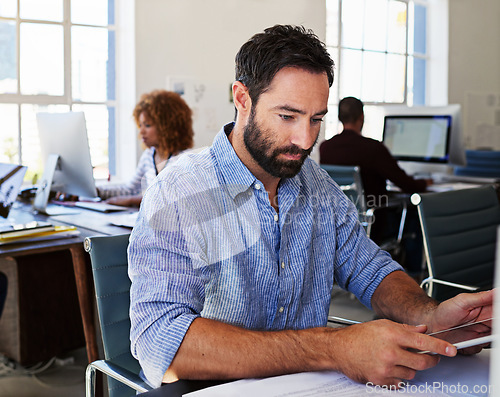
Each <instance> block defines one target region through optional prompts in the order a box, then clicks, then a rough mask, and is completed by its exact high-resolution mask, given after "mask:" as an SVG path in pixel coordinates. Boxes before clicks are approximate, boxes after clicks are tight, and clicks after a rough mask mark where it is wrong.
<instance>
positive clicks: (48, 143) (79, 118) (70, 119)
mask: <svg viewBox="0 0 500 397" xmlns="http://www.w3.org/2000/svg"><path fill="white" fill-rule="evenodd" d="M36 119H37V124H38V133H39V136H40V146H41V151H42V161H43V164H47V163H50V161H47V160H48V159H49V157H50V156H51V155H58V156H59V159H58V162H57V166H56V168H55V171H54V173H53V175H51V176H52V184H51V186H50V190H52V191H57V192H63V193H65V194H71V195H76V196H79V197H85V198H96V197H97V189H96V186H95V180H94V175H93V170H92V162H91V160H90V149H89V142H88V137H87V127H86V123H85V115H84V114H83V112H67V113H37V115H36Z"/></svg>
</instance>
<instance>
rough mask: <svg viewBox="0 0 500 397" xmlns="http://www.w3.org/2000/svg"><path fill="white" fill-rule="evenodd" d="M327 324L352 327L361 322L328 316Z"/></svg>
mask: <svg viewBox="0 0 500 397" xmlns="http://www.w3.org/2000/svg"><path fill="white" fill-rule="evenodd" d="M328 322H329V323H334V324H341V325H353V324H359V323H361V321H356V320H349V319H347V318H342V317H337V316H328Z"/></svg>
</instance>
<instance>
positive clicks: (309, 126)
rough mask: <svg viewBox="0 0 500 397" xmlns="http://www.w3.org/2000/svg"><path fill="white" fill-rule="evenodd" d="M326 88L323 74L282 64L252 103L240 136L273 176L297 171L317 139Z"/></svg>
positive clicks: (262, 166)
mask: <svg viewBox="0 0 500 397" xmlns="http://www.w3.org/2000/svg"><path fill="white" fill-rule="evenodd" d="M328 92H329V86H328V78H327V76H326V74H320V73H311V72H308V71H305V70H303V69H298V68H285V69H282V70H280V71H279V72H278V73H277V74H276V76H275V77H274V79H273V81H272V82H271V84H270V86H269V88H268V90H267V91H265V92H263V93H262V94H261V96H260V98H259V100H258V103H257V105H255V104H253V105H252V109H251V112H250V116H249V118H248V121H247V124H246V126H245V128H244V134H243V140H244V143H245V146H246V149H247V150H248V152H249V153H250V155H251V156H252V158H253V159H254V160H255V162H256V163H257V164H258V165H259V166H260V167H261V168H262V169H263V170H264V171H265V172H266V173H267V174H269V175H271V176H273V177H276V178H292V177H294V176H295V175H297V174H298V172H299V171H300V169H301V167H302V164H303V163H304V161H305V159H306V158H307V156H309V154H310V153H311V151H312V149H313V147H314V145H315V144H316V142H317V140H318V136H319V131H320V127H321V122H322V119H323V116H324V115H325V114H326V112H327V102H328Z"/></svg>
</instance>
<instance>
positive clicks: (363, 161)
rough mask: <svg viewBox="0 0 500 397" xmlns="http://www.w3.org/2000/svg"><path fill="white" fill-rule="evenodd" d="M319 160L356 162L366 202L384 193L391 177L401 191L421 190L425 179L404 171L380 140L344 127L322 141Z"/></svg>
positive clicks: (327, 162)
mask: <svg viewBox="0 0 500 397" xmlns="http://www.w3.org/2000/svg"><path fill="white" fill-rule="evenodd" d="M319 153H320V154H319V158H320V160H319V162H320V164H336V165H358V166H359V167H360V169H361V179H362V181H363V187H364V190H365V196H366V197H367V202H370V201H371V200H370V199H375V198H376V197H380V196H383V195H386V194H387V189H386V184H387V180H390V181H391V182H392V183H394V184H395V185H396V186H398V187H399V188H400V189H401V190H402V191H403V192H404V193H416V192H423V191H425V189H426V182H425V181H424V180H421V179H414V178H412V177H411V176H409V175H408V174H406V173H405V172H404V171H403V170H402V169H401V168H400V167H399V165H398V163H397V161H396V160H395V159H394V157H392V155H391V153H390V152H389V150H388V149H387V148H386V147H385V145H384V144H383V143H382V142H379V141H377V140H375V139H371V138H367V137H364V136H361V135H360V134H357V133H356V132H355V131H352V130H344V131H343V132H342V133H341V134H338V135H335V136H334V137H333V138H331V139H329V140H327V141H324V142H323V143H321V145H320V148H319Z"/></svg>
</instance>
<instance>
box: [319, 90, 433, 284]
mask: <svg viewBox="0 0 500 397" xmlns="http://www.w3.org/2000/svg"><path fill="white" fill-rule="evenodd" d="M338 118H339V120H340V122H341V123H342V125H343V127H344V130H343V131H342V133H340V134H338V135H334V136H333V137H332V138H331V139H329V140H327V141H324V142H322V143H321V145H320V148H319V156H320V157H319V162H320V164H334V165H357V166H359V167H360V171H361V179H362V182H363V189H364V192H365V197H366V203H367V205H368V207H370V208H377V207H384V206H385V205H386V204H387V202H388V191H387V180H390V181H391V182H392V183H394V184H395V185H396V186H397V187H399V188H400V189H401V191H402V192H404V193H418V192H424V191H425V190H426V189H427V186H429V185H430V184H432V180H430V179H414V178H413V177H412V176H410V175H408V174H406V172H405V171H404V170H403V169H401V167H399V165H398V163H397V161H396V160H395V159H394V157H392V155H391V153H390V152H389V150H388V149H387V148H386V147H385V145H384V144H383V143H382V142H380V141H377V140H375V139H371V138H367V137H364V136H363V135H362V134H361V130H362V129H363V125H364V121H365V116H364V112H363V102H361V101H360V100H359V99H357V98H354V97H346V98H344V99H342V100H341V101H340V102H339V107H338ZM399 221H400V213H399V211H398V210H397V209H394V208H380V209H378V210H377V211H376V212H375V223H374V224H373V225H372V229H371V235H370V236H371V238H372V239H373V240H374V241H375V242H376V243H377V244H381V243H382V242H383V241H384V240H385V239H386V238H388V237H389V236H395V235H396V234H397V230H398V227H399ZM405 232H406V234H407V235H408V236H409V238H406V239H405V241H404V246H405V251H406V258H405V263H404V265H405V267H406V268H407V270H408V271H409V272H411V273H413V274H415V275H417V274H418V273H419V272H420V270H421V266H422V232H421V231H420V227H419V223H418V216H417V211H416V208H414V207H410V208H408V214H407V218H406V224H405Z"/></svg>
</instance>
